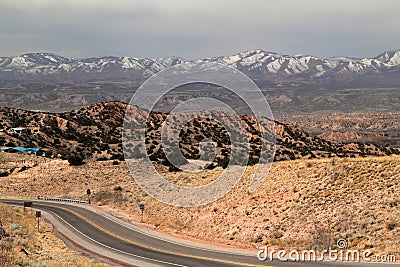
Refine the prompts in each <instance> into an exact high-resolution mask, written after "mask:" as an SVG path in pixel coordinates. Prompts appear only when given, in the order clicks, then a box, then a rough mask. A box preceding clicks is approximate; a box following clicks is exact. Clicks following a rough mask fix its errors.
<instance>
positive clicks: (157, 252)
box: [0, 199, 398, 267]
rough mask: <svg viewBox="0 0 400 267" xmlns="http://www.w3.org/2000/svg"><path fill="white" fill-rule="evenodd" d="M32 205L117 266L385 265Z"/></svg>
mask: <svg viewBox="0 0 400 267" xmlns="http://www.w3.org/2000/svg"><path fill="white" fill-rule="evenodd" d="M24 201H27V200H16V199H15V200H14V199H0V202H2V203H4V204H8V205H14V206H22V205H23V202H24ZM29 201H30V200H29ZM33 208H34V209H38V210H42V211H43V212H44V213H45V216H46V218H47V219H48V220H49V221H50V222H51V223H52V224H53V225H54V228H55V229H56V231H57V232H58V233H59V235H60V236H61V237H62V238H63V239H64V240H65V241H66V243H67V244H69V245H71V246H72V247H74V248H76V249H78V250H81V251H84V252H86V253H89V254H92V255H94V256H97V257H99V258H104V259H107V260H109V261H111V262H114V263H116V264H118V265H121V266H140V267H142V266H143V267H144V266H199V267H205V266H206V267H213V266H218V267H219V266H221V267H224V266H226V267H235V266H288V267H289V266H290V267H291V266H299V267H305V266H326V267H328V266H355V265H356V266H388V264H368V263H364V264H362V263H358V264H355V263H348V264H346V263H342V262H326V261H324V262H278V261H277V260H274V261H265V262H263V261H259V260H258V259H257V256H256V253H257V251H254V255H245V254H236V253H233V252H227V251H216V250H208V249H204V248H199V247H194V246H188V245H185V244H180V243H177V242H172V241H168V240H165V239H161V238H157V237H155V236H153V235H149V234H146V231H145V230H143V231H140V230H138V229H137V228H135V227H133V226H131V227H130V226H129V225H128V224H126V223H121V222H118V221H117V220H115V219H113V218H112V217H110V216H107V215H103V214H100V213H97V212H95V211H93V210H90V209H88V208H85V207H83V206H81V205H73V204H67V203H54V202H49V201H39V200H33ZM396 265H397V264H396ZM391 266H394V265H391ZM397 266H398V265H397Z"/></svg>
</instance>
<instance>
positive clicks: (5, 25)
mask: <svg viewBox="0 0 400 267" xmlns="http://www.w3.org/2000/svg"><path fill="white" fill-rule="evenodd" d="M399 10H400V1H399V0H335V1H327V0H197V1H192V0H143V1H138V0H114V1H111V0H17V1H16V0H0V56H13V55H18V54H22V53H26V52H54V53H57V54H60V55H65V56H73V57H90V56H102V55H115V56H125V55H126V56H135V57H149V58H156V57H162V56H171V55H175V56H181V57H184V58H187V59H194V58H203V57H211V56H218V55H230V54H235V53H237V52H241V51H246V50H250V49H255V48H260V49H263V50H266V51H273V52H278V53H283V54H291V55H292V54H311V55H315V56H324V57H331V56H355V57H374V56H376V55H377V54H379V53H381V52H383V51H385V50H394V49H399V48H400V15H399Z"/></svg>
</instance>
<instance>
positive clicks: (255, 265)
mask: <svg viewBox="0 0 400 267" xmlns="http://www.w3.org/2000/svg"><path fill="white" fill-rule="evenodd" d="M40 205H42V206H47V207H52V208H58V209H62V210H65V211H67V212H70V213H72V214H73V215H75V216H77V217H78V218H80V219H81V220H83V221H85V222H86V223H88V224H90V225H91V226H93V227H95V228H96V229H98V230H100V231H102V232H103V233H105V234H108V235H110V236H112V237H115V238H117V239H119V240H121V241H124V242H127V243H130V244H132V245H136V246H138V247H142V248H145V249H148V250H152V251H155V252H159V253H165V254H170V255H175V256H179V257H186V258H192V259H198V260H205V261H214V262H220V263H226V264H233V265H238V266H249V267H273V266H266V265H258V264H247V263H242V262H236V261H229V260H221V259H214V258H208V257H202V256H196V255H189V254H183V253H178V252H171V251H167V250H163V249H158V248H154V247H151V246H147V245H144V244H140V243H137V242H135V241H132V240H130V239H127V238H124V237H121V236H119V235H117V234H115V233H112V232H110V231H108V230H106V229H104V228H102V227H100V226H98V225H97V224H95V223H94V222H92V221H90V220H88V219H86V218H85V217H83V216H82V215H80V214H79V213H76V212H75V211H73V210H70V209H68V208H64V207H60V206H53V205H47V204H40Z"/></svg>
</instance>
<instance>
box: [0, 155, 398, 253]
mask: <svg viewBox="0 0 400 267" xmlns="http://www.w3.org/2000/svg"><path fill="white" fill-rule="evenodd" d="M253 168H254V167H251V168H250V170H252V169H253ZM138 169H140V164H139V163H138ZM219 172H220V170H217V169H215V170H208V171H207V172H206V173H202V174H200V175H197V176H196V175H194V174H193V173H192V174H189V175H185V174H184V173H183V172H179V173H176V174H171V173H167V174H166V175H167V176H168V179H169V180H171V181H174V182H176V183H179V184H182V185H193V184H197V185H198V184H203V183H206V182H208V181H211V180H213V179H214V177H215V176H217V175H218V173H219ZM249 180H250V178H249V176H248V174H246V175H245V177H244V178H243V179H242V180H241V181H240V182H239V183H238V184H237V185H236V186H235V188H234V190H233V191H231V192H230V193H229V194H228V195H227V196H226V197H224V198H222V199H220V200H219V201H217V202H215V203H212V204H209V205H206V206H202V207H197V208H178V207H171V206H169V205H165V204H162V203H160V202H158V201H157V200H155V199H153V198H152V197H150V196H149V195H147V194H146V193H145V192H144V191H142V190H141V189H140V188H139V187H138V185H137V184H136V183H135V181H134V179H133V178H132V176H131V175H130V173H129V171H128V169H127V167H126V164H125V163H121V164H120V165H113V164H112V161H103V162H90V163H88V164H87V165H86V166H80V167H71V166H69V165H68V163H67V162H66V161H61V160H53V161H51V162H49V163H43V164H39V165H38V166H36V167H34V168H31V169H29V170H27V171H25V172H22V173H18V174H13V175H11V176H9V177H6V178H2V183H1V184H0V194H2V195H8V196H20V197H21V196H24V197H35V196H36V195H43V194H49V193H48V192H52V195H53V196H59V197H73V198H82V199H84V198H86V196H85V193H86V188H91V189H92V192H93V199H94V200H95V203H96V204H98V205H99V206H103V207H102V208H103V209H104V210H106V211H108V212H113V213H115V214H119V216H125V218H126V219H128V220H130V221H132V222H134V223H138V222H140V220H141V213H140V210H139V207H138V205H139V203H144V204H146V210H145V217H144V218H145V223H144V224H143V225H144V226H147V227H150V228H153V229H157V230H158V231H162V232H166V233H169V234H172V235H179V236H186V237H188V238H195V239H200V240H203V241H206V242H214V243H219V244H224V245H235V246H241V247H247V248H254V247H259V246H261V245H263V244H269V245H274V246H276V247H285V248H298V249H308V248H310V247H316V248H322V247H324V246H326V245H327V244H329V243H330V244H333V243H334V241H335V240H336V239H338V238H346V239H347V240H348V243H349V244H350V246H351V248H353V249H356V248H357V249H366V248H369V249H371V250H373V251H374V252H375V253H381V254H382V253H392V254H397V255H400V240H399V238H398V237H399V236H400V211H399V207H400V157H399V156H391V157H367V158H356V159H314V160H295V161H284V162H277V163H274V165H273V167H272V170H271V171H270V174H269V175H268V176H267V177H266V180H265V182H264V184H263V185H262V187H261V188H260V189H259V190H258V191H257V192H255V193H254V194H248V193H247V188H248V184H249ZM77 184H79V185H82V186H79V187H77V186H76V185H77ZM115 188H118V190H115ZM124 214H125V215H124Z"/></svg>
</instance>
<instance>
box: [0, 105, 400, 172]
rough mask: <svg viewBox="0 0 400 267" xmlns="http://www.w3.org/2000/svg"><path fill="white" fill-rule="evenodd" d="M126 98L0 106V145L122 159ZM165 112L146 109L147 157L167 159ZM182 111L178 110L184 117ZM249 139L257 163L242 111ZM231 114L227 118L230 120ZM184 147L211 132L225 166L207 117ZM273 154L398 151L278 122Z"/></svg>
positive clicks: (256, 138) (224, 141)
mask: <svg viewBox="0 0 400 267" xmlns="http://www.w3.org/2000/svg"><path fill="white" fill-rule="evenodd" d="M126 109H127V104H124V103H121V102H107V103H99V104H95V105H92V106H89V107H85V108H81V109H78V110H73V111H70V112H63V113H42V112H33V111H26V110H19V109H12V108H0V121H1V122H0V129H5V131H3V132H0V146H22V147H24V146H25V147H40V148H47V149H50V150H52V151H53V152H54V153H55V154H60V155H62V156H64V157H66V156H67V155H69V154H81V155H82V156H84V157H85V158H94V159H122V158H123V148H122V143H121V138H122V126H123V121H124V115H125V112H126ZM147 115H148V113H147V112H146V111H144V110H142V109H139V108H136V109H135V113H134V116H137V118H143V117H147ZM165 117H166V115H165V114H162V113H152V114H150V122H149V125H150V124H151V125H152V126H151V127H149V128H148V131H147V135H146V138H147V141H146V143H147V151H148V154H149V155H150V158H151V159H152V160H153V161H155V162H158V163H161V164H165V165H168V164H166V163H168V162H166V161H165V155H163V153H162V151H161V149H160V148H161V146H160V142H159V137H160V129H161V125H162V122H163V121H164V120H165ZM184 118H185V114H182V115H176V117H175V120H177V121H179V120H183V119H184ZM240 118H241V120H242V122H243V123H244V125H245V128H246V129H247V131H248V132H247V133H240V134H244V135H246V134H247V135H248V137H249V140H250V148H251V150H250V157H251V159H250V162H251V163H255V162H256V161H257V159H258V153H259V149H260V143H261V142H260V134H259V132H257V130H255V129H256V128H257V127H256V126H257V125H255V120H254V118H253V117H251V116H241V117H240ZM229 121H230V118H229V116H227V118H226V122H225V123H228V125H229ZM11 127H26V128H28V129H29V133H19V134H18V133H14V134H8V133H7V129H10V128H11ZM180 138H181V140H180V146H181V151H182V153H183V154H184V155H185V156H186V157H187V158H189V159H198V158H199V140H203V139H204V138H209V139H212V140H214V141H215V142H216V143H217V158H216V160H215V163H214V164H215V166H217V165H220V166H223V164H224V162H226V158H229V155H230V148H229V146H230V143H229V138H228V136H227V134H226V131H224V129H223V128H222V126H221V125H220V124H218V123H216V122H214V121H210V120H207V119H201V118H200V119H198V120H197V119H196V120H193V121H190V122H189V123H188V124H187V125H186V126H185V127H184V128H183V129H182V131H181V133H180ZM276 141H277V146H276V154H275V158H274V159H275V160H278V161H279V160H290V159H301V158H322V157H358V156H367V155H390V154H393V153H399V151H398V150H395V149H393V148H390V147H380V146H377V145H373V144H361V143H347V144H342V143H337V142H332V141H328V140H325V139H322V138H319V137H317V136H314V135H311V134H309V133H307V132H305V131H303V130H302V129H300V128H298V127H295V126H290V125H287V124H283V123H279V122H276Z"/></svg>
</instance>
